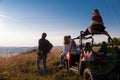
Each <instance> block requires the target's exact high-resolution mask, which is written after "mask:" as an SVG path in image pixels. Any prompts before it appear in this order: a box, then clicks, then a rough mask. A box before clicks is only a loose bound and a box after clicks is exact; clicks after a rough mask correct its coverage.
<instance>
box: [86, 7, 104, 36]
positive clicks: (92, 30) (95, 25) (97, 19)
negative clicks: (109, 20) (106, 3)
mask: <svg viewBox="0 0 120 80" xmlns="http://www.w3.org/2000/svg"><path fill="white" fill-rule="evenodd" d="M104 30H105V27H104V23H103V20H102V17H101V15H100V13H99V10H98V9H94V10H93V17H92V22H91V25H90V26H89V27H88V28H87V29H86V31H85V32H84V34H85V35H88V34H99V33H101V32H104Z"/></svg>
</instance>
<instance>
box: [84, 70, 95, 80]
mask: <svg viewBox="0 0 120 80" xmlns="http://www.w3.org/2000/svg"><path fill="white" fill-rule="evenodd" d="M83 80H94V79H93V75H92V73H91V71H90V70H89V69H88V68H86V69H85V70H84V73H83Z"/></svg>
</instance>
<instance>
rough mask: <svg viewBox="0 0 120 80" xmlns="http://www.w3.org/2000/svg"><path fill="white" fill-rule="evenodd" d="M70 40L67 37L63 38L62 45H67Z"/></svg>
mask: <svg viewBox="0 0 120 80" xmlns="http://www.w3.org/2000/svg"><path fill="white" fill-rule="evenodd" d="M69 43H70V40H69V37H68V36H64V44H69Z"/></svg>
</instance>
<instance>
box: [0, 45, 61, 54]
mask: <svg viewBox="0 0 120 80" xmlns="http://www.w3.org/2000/svg"><path fill="white" fill-rule="evenodd" d="M61 48H62V46H54V47H53V48H52V49H55V50H56V49H61ZM33 49H37V47H0V56H8V55H14V54H20V53H22V52H27V51H31V50H33Z"/></svg>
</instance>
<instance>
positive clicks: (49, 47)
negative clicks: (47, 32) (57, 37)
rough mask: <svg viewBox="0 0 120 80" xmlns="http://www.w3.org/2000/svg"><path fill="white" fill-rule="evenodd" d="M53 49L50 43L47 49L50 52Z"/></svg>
mask: <svg viewBox="0 0 120 80" xmlns="http://www.w3.org/2000/svg"><path fill="white" fill-rule="evenodd" d="M52 47H53V45H52V43H50V42H49V44H48V47H47V49H48V52H50V50H51V49H52Z"/></svg>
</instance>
